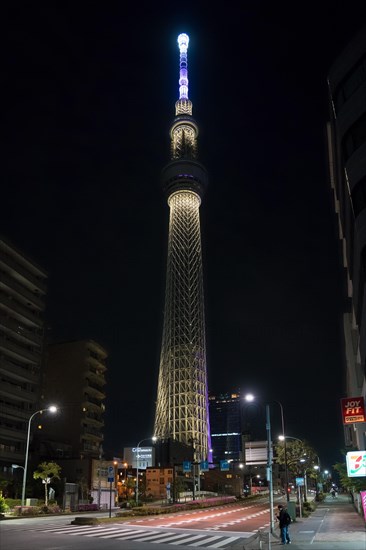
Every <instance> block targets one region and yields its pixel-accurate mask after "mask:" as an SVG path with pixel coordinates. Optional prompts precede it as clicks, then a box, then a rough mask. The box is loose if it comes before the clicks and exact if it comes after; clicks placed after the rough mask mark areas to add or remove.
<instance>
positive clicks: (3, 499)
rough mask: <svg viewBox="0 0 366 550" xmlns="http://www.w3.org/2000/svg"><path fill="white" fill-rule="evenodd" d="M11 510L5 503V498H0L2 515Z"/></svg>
mask: <svg viewBox="0 0 366 550" xmlns="http://www.w3.org/2000/svg"><path fill="white" fill-rule="evenodd" d="M8 510H9V506H8V505H7V503H6V502H5V498H4V497H2V496H0V513H1V514H4V513H5V512H7V511H8Z"/></svg>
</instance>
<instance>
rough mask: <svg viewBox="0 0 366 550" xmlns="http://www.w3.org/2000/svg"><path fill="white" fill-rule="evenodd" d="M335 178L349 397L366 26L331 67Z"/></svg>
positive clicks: (360, 217)
mask: <svg viewBox="0 0 366 550" xmlns="http://www.w3.org/2000/svg"><path fill="white" fill-rule="evenodd" d="M328 83H329V104H330V121H329V125H328V140H329V146H328V149H329V167H330V183H331V186H332V189H333V191H334V201H335V211H336V213H337V216H338V230H339V238H340V240H341V254H342V256H343V257H342V260H343V266H344V268H345V294H346V303H345V313H344V321H343V326H344V342H345V367H346V388H345V395H344V397H358V396H363V397H365V394H366V382H365V373H366V292H365V284H366V99H365V98H366V28H364V29H363V30H362V31H361V32H360V33H359V34H358V36H356V37H355V39H354V40H353V41H352V42H351V43H350V44H349V45H348V46H347V47H346V48H345V50H344V51H343V52H342V53H341V55H339V57H338V58H337V59H336V60H335V62H334V64H333V65H332V67H331V68H330V70H329V75H328ZM345 441H346V445H348V446H352V447H354V446H356V447H358V449H360V450H361V449H365V446H366V437H365V424H364V423H362V424H350V425H349V426H346V427H345Z"/></svg>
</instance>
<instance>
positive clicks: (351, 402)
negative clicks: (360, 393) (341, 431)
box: [341, 397, 366, 424]
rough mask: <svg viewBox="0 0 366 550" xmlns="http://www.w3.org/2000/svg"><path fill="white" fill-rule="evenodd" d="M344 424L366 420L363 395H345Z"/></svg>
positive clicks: (343, 400) (343, 407)
mask: <svg viewBox="0 0 366 550" xmlns="http://www.w3.org/2000/svg"><path fill="white" fill-rule="evenodd" d="M341 407H342V418H343V424H354V423H355V422H366V417H365V403H364V399H363V397H344V398H343V399H341Z"/></svg>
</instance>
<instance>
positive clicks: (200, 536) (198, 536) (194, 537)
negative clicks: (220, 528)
mask: <svg viewBox="0 0 366 550" xmlns="http://www.w3.org/2000/svg"><path fill="white" fill-rule="evenodd" d="M206 536H207V535H194V536H193V537H189V538H188V539H186V540H184V541H183V542H184V544H186V543H187V542H191V541H192V540H198V539H201V538H202V537H205V538H206ZM181 543H182V541H181V540H180V541H178V542H171V543H170V544H172V545H173V544H175V545H177V544H181Z"/></svg>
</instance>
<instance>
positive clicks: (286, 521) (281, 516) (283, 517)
mask: <svg viewBox="0 0 366 550" xmlns="http://www.w3.org/2000/svg"><path fill="white" fill-rule="evenodd" d="M277 508H278V512H279V513H278V516H276V517H277V519H278V521H279V524H280V529H281V541H282V542H281V544H291V540H290V535H289V532H288V526H289V525H290V523H291V517H290V514H289V513H288V511H287V509H286V508H284V506H283V505H282V504H279V505H278V506H277Z"/></svg>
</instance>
